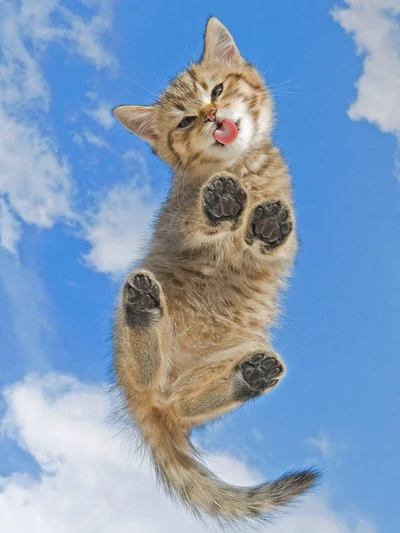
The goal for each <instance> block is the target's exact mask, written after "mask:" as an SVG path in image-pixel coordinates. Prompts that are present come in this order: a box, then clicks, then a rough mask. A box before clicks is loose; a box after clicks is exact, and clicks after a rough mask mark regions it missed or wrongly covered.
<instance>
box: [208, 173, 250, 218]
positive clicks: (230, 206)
mask: <svg viewBox="0 0 400 533" xmlns="http://www.w3.org/2000/svg"><path fill="white" fill-rule="evenodd" d="M246 199H247V195H246V193H245V191H244V190H243V189H242V187H241V186H240V185H239V183H238V182H237V180H236V179H235V178H234V177H233V176H230V175H229V174H220V175H217V176H214V177H213V178H211V179H210V180H209V181H208V183H207V184H206V185H205V187H204V188H203V209H204V212H205V215H206V217H207V219H208V222H209V223H210V224H211V225H212V226H218V225H219V224H221V222H224V221H230V222H231V223H232V225H233V228H236V227H237V225H238V221H239V219H240V216H241V214H242V213H243V210H244V207H245V205H246Z"/></svg>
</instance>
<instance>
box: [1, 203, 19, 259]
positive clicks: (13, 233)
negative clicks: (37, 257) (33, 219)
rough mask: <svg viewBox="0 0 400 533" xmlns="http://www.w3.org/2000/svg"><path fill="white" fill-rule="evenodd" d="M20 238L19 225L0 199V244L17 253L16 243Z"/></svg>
mask: <svg viewBox="0 0 400 533" xmlns="http://www.w3.org/2000/svg"><path fill="white" fill-rule="evenodd" d="M20 236H21V223H20V222H19V221H18V220H17V219H16V218H15V216H14V215H13V214H12V213H11V210H10V208H9V206H8V205H7V204H6V202H5V201H4V200H3V199H2V198H0V244H1V246H3V248H5V249H6V250H8V251H9V252H11V253H12V254H16V253H17V242H18V241H19V239H20Z"/></svg>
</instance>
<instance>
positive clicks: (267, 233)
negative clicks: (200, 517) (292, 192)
mask: <svg viewBox="0 0 400 533" xmlns="http://www.w3.org/2000/svg"><path fill="white" fill-rule="evenodd" d="M292 229H293V223H292V220H291V216H290V212H289V209H288V208H287V207H285V206H284V205H283V204H282V203H281V202H280V201H279V200H278V201H277V202H266V203H265V204H261V205H259V206H258V207H256V208H255V209H254V211H253V215H252V217H251V222H250V226H249V231H248V233H247V237H246V242H247V244H250V245H251V244H253V242H254V240H255V239H258V240H260V241H262V242H263V243H264V246H265V250H266V251H269V250H273V249H274V248H277V247H278V246H280V245H281V244H283V243H284V242H285V241H286V239H287V238H288V236H289V235H290V233H291V231H292Z"/></svg>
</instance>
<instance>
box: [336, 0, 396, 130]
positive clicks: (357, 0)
mask: <svg viewBox="0 0 400 533" xmlns="http://www.w3.org/2000/svg"><path fill="white" fill-rule="evenodd" d="M345 3H346V5H347V7H345V8H336V9H335V10H334V11H333V12H332V15H333V18H334V19H335V20H336V21H337V22H339V24H340V25H341V26H342V27H343V28H344V29H345V30H346V31H347V32H349V33H351V35H352V36H353V39H354V42H355V44H356V47H357V53H358V54H362V55H364V56H365V57H364V64H363V73H362V75H361V77H360V78H359V80H358V81H357V83H356V87H357V98H356V100H355V101H354V102H353V103H352V104H351V105H350V107H349V109H348V115H349V117H350V118H351V119H352V120H361V119H366V120H368V121H369V122H371V123H373V124H376V125H377V126H378V127H379V128H380V129H381V130H382V131H383V132H388V133H393V134H394V135H395V136H396V137H397V139H398V140H399V141H400V38H399V35H400V20H399V15H400V0H345Z"/></svg>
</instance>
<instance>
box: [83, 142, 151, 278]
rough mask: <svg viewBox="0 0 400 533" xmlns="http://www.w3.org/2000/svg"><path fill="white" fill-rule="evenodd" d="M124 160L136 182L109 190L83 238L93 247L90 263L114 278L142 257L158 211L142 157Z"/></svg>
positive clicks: (89, 217)
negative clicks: (130, 167) (151, 225)
mask: <svg viewBox="0 0 400 533" xmlns="http://www.w3.org/2000/svg"><path fill="white" fill-rule="evenodd" d="M125 160H126V162H127V164H128V167H129V166H130V165H134V166H133V168H132V173H133V178H132V179H131V180H130V181H129V182H128V183H123V184H117V185H115V186H114V187H112V188H111V189H109V190H108V191H107V192H106V193H105V194H104V195H103V197H102V198H101V199H100V200H99V201H98V204H97V206H96V208H95V209H94V210H93V211H92V212H89V213H87V214H86V217H85V221H84V222H83V226H84V237H85V239H86V240H87V241H88V242H89V244H90V245H91V249H90V251H89V252H88V253H87V254H86V256H85V259H86V261H87V263H88V264H89V265H90V266H92V267H93V268H95V269H96V270H97V271H99V272H103V273H106V274H113V275H117V274H121V273H123V272H124V271H125V270H126V269H127V268H128V267H129V265H130V264H131V263H132V262H133V261H134V260H136V259H137V258H138V257H139V255H140V251H141V249H142V248H143V244H144V240H145V237H146V232H147V231H148V228H149V225H150V223H151V220H152V218H153V216H154V213H155V210H156V208H157V207H158V202H157V199H155V198H154V193H153V192H152V190H151V188H150V186H149V176H148V171H147V167H146V164H145V161H144V159H143V157H142V156H141V155H140V154H139V153H137V152H134V151H129V152H128V153H127V154H125Z"/></svg>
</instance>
